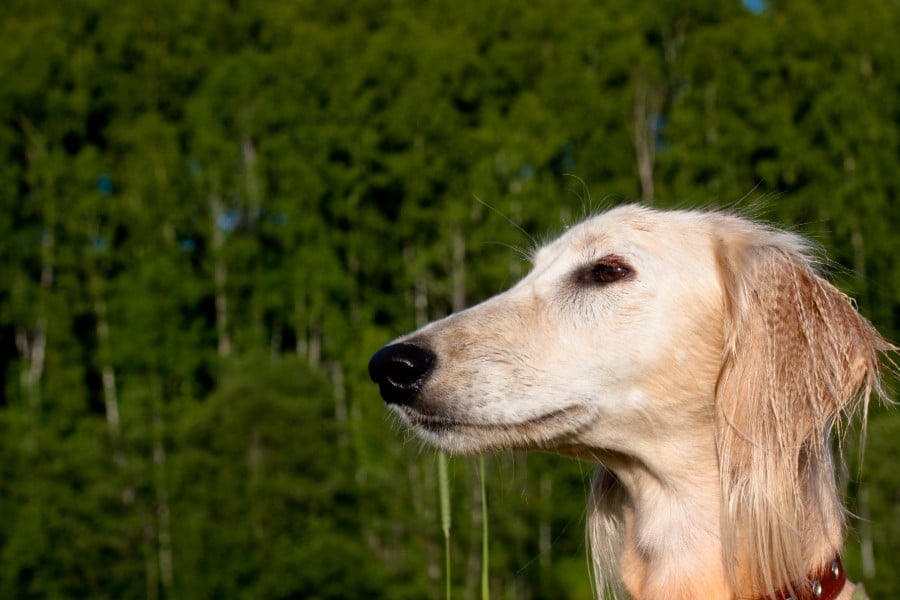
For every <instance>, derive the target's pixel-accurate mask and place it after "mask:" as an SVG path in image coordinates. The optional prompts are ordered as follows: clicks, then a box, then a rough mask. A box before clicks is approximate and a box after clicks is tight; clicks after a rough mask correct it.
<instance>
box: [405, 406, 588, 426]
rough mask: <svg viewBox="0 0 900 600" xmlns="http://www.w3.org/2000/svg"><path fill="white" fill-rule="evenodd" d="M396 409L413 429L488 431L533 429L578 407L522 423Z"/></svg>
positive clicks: (415, 409) (406, 407)
mask: <svg viewBox="0 0 900 600" xmlns="http://www.w3.org/2000/svg"><path fill="white" fill-rule="evenodd" d="M397 408H398V409H400V410H401V411H402V412H403V414H404V415H405V416H406V418H407V419H408V420H409V423H410V425H412V426H413V427H421V428H423V429H429V430H433V431H439V430H447V429H484V430H489V429H514V428H524V427H533V426H535V425H542V424H546V423H548V422H551V421H554V420H559V419H561V418H564V417H566V416H568V415H569V414H571V413H573V412H576V411H577V410H578V409H579V407H578V406H568V407H565V408H559V409H557V410H553V411H550V412H548V413H544V414H542V415H538V416H536V417H532V418H530V419H525V420H524V421H511V422H503V421H500V422H477V421H469V420H462V419H456V418H454V417H451V416H448V415H441V414H433V413H427V412H423V411H422V410H420V409H417V408H415V407H412V406H398V407H397Z"/></svg>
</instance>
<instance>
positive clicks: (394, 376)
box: [369, 343, 435, 404]
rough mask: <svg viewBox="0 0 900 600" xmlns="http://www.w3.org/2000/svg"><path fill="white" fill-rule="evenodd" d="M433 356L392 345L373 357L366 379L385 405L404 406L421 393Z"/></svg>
mask: <svg viewBox="0 0 900 600" xmlns="http://www.w3.org/2000/svg"><path fill="white" fill-rule="evenodd" d="M434 359H435V356H434V353H433V352H432V351H431V350H427V349H425V348H422V347H420V346H416V345H415V344H407V343H400V344H391V345H390V346H385V347H384V348H382V349H381V350H379V351H378V352H376V353H375V355H374V356H372V360H370V361H369V377H371V378H372V381H374V382H375V383H377V384H378V390H379V391H380V392H381V397H382V398H384V401H385V402H387V403H388V404H406V403H408V402H409V401H410V400H412V398H413V397H414V396H415V395H416V394H417V393H418V392H419V390H420V389H422V384H423V383H424V382H425V378H426V376H427V375H428V371H430V370H431V366H432V365H433V364H434Z"/></svg>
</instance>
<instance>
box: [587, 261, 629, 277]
mask: <svg viewBox="0 0 900 600" xmlns="http://www.w3.org/2000/svg"><path fill="white" fill-rule="evenodd" d="M632 273H633V271H632V270H631V269H630V268H629V267H628V265H626V264H625V263H623V262H621V261H619V260H601V261H600V262H598V263H596V264H593V265H591V266H589V267H585V268H584V269H582V270H581V271H579V272H578V281H579V283H613V282H614V281H619V280H621V279H625V278H626V277H628V276H629V275H631V274H632Z"/></svg>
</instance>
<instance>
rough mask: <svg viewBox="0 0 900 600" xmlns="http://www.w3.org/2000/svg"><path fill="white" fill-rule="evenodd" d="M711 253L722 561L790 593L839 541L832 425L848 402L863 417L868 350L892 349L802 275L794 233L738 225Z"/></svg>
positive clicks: (874, 384)
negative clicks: (720, 303) (716, 307)
mask: <svg viewBox="0 0 900 600" xmlns="http://www.w3.org/2000/svg"><path fill="white" fill-rule="evenodd" d="M729 229H732V228H729ZM717 257H718V260H719V267H720V270H721V275H722V280H723V283H724V290H725V316H726V318H725V321H726V323H725V351H724V357H723V366H722V371H721V373H720V375H719V381H718V385H717V390H716V435H717V440H716V443H717V450H718V453H719V469H720V475H721V481H722V502H723V506H722V534H723V535H722V540H723V553H724V559H725V562H726V565H727V567H728V572H729V575H730V577H731V579H732V583H733V585H737V584H738V583H740V584H741V586H742V587H743V586H747V585H750V586H751V587H753V588H755V590H756V592H757V593H763V592H764V593H766V594H768V595H770V596H771V595H773V594H774V593H775V592H776V590H778V589H791V592H792V593H802V592H803V591H804V590H803V589H793V587H792V586H796V585H797V584H798V582H799V585H801V586H802V585H803V584H804V582H806V581H807V574H808V573H809V572H810V570H811V569H812V568H817V567H818V566H820V565H822V564H824V563H825V562H826V561H828V560H830V559H831V557H832V556H833V555H834V554H835V553H836V552H837V551H838V549H839V547H840V545H841V544H842V541H843V540H842V538H843V534H842V528H843V509H842V505H841V502H840V499H839V497H838V491H837V486H836V485H835V481H834V469H833V462H832V457H831V448H830V435H829V433H830V430H831V427H832V424H834V423H837V424H838V426H839V425H840V423H841V417H843V416H850V415H852V414H853V413H855V412H858V411H859V410H860V409H861V410H862V412H863V419H865V412H866V410H867V408H868V398H869V396H870V394H871V392H872V391H873V390H874V391H876V392H878V393H879V394H880V393H881V387H880V386H881V379H880V373H879V371H880V362H879V352H880V351H888V350H893V349H894V348H893V347H892V346H891V345H890V344H888V343H887V342H886V341H885V340H884V339H883V338H882V337H881V336H880V335H879V334H878V332H877V331H876V330H875V328H874V327H873V326H872V325H871V323H869V322H868V321H867V320H866V319H865V318H863V317H862V316H860V315H859V313H857V311H856V310H855V307H854V305H853V304H852V302H851V301H850V300H849V298H847V296H845V295H844V294H842V293H841V292H840V291H838V290H837V289H836V288H835V287H833V286H832V285H831V284H829V283H828V282H826V281H825V280H824V279H822V278H821V277H819V276H818V275H817V274H816V273H815V272H814V270H813V268H812V267H811V262H810V260H809V259H808V255H807V249H806V247H805V246H804V242H803V241H802V240H801V239H800V238H799V237H797V236H794V235H792V234H787V233H783V232H778V231H774V230H770V229H767V228H765V227H763V226H760V225H755V224H754V225H747V224H746V222H741V223H739V224H738V225H737V226H736V227H734V228H733V229H732V230H730V231H726V232H723V233H722V236H721V242H720V244H719V248H718V256H717ZM811 540H822V541H824V542H825V543H817V544H811V543H810V541H811ZM737 557H740V561H741V564H740V565H739V567H740V577H739V576H738V569H737V566H736V565H735V559H736V558H737ZM739 580H740V581H739ZM807 585H808V584H807Z"/></svg>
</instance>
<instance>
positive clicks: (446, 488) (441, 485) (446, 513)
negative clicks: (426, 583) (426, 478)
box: [437, 450, 450, 600]
mask: <svg viewBox="0 0 900 600" xmlns="http://www.w3.org/2000/svg"><path fill="white" fill-rule="evenodd" d="M437 458H438V493H439V495H440V499H441V529H442V530H443V532H444V580H445V582H446V594H447V600H450V483H449V477H448V475H447V454H446V453H445V452H444V451H443V450H438V457H437Z"/></svg>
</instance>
